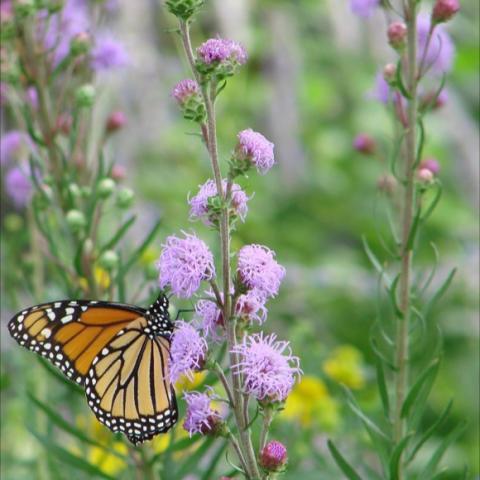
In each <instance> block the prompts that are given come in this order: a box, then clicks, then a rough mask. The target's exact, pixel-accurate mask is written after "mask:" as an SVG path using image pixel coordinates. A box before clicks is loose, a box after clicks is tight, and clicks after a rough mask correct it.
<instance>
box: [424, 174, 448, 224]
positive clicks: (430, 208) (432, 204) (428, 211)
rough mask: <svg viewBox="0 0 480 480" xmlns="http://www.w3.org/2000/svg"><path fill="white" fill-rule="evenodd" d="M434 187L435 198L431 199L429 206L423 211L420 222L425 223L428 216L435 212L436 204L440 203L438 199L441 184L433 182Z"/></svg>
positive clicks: (438, 181) (441, 189)
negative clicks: (435, 189)
mask: <svg viewBox="0 0 480 480" xmlns="http://www.w3.org/2000/svg"><path fill="white" fill-rule="evenodd" d="M435 186H436V187H437V191H436V192H435V196H434V197H433V200H432V201H431V202H430V205H429V206H428V207H427V208H426V209H425V212H424V213H423V215H422V218H421V221H422V222H425V221H426V220H427V219H428V218H429V217H430V215H431V214H432V213H433V211H434V210H435V207H436V206H437V204H438V202H439V201H440V198H441V197H442V191H443V188H442V184H441V183H440V180H438V179H437V180H436V181H435Z"/></svg>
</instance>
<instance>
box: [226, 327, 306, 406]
mask: <svg viewBox="0 0 480 480" xmlns="http://www.w3.org/2000/svg"><path fill="white" fill-rule="evenodd" d="M276 338H277V337H276V335H275V334H272V335H269V336H266V337H264V336H263V332H262V333H257V334H253V335H249V336H245V337H244V338H243V342H242V343H240V344H238V345H235V346H234V347H233V348H232V352H234V353H237V354H238V355H240V359H239V362H238V363H237V364H235V365H233V372H234V374H236V375H242V376H243V379H244V388H245V392H246V393H248V394H250V395H252V396H253V397H255V398H256V399H257V400H259V401H260V402H262V403H263V404H271V403H278V402H283V401H284V400H285V399H286V398H287V396H288V394H289V393H290V391H291V389H292V387H293V385H294V383H295V377H296V376H298V375H300V374H301V370H300V366H299V359H298V357H294V356H292V352H291V349H290V346H289V343H288V342H284V341H277V340H276Z"/></svg>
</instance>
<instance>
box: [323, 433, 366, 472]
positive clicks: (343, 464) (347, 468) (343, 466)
mask: <svg viewBox="0 0 480 480" xmlns="http://www.w3.org/2000/svg"><path fill="white" fill-rule="evenodd" d="M327 445H328V449H329V450H330V453H331V454H332V457H333V458H334V460H335V463H336V464H337V465H338V467H339V468H340V470H341V471H342V472H343V473H344V474H345V475H346V477H347V478H348V479H349V480H362V477H361V476H360V475H359V474H358V473H357V472H356V471H355V470H354V468H353V467H352V466H351V465H350V464H349V463H348V462H347V461H346V460H345V458H344V457H343V455H342V454H341V453H340V452H339V451H338V450H337V447H335V445H334V444H333V442H332V441H331V440H328V441H327Z"/></svg>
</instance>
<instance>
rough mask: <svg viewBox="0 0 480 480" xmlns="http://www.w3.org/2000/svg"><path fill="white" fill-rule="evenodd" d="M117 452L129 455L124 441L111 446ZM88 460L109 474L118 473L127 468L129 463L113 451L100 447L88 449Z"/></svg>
mask: <svg viewBox="0 0 480 480" xmlns="http://www.w3.org/2000/svg"><path fill="white" fill-rule="evenodd" d="M110 448H111V449H112V450H114V451H115V452H118V453H120V454H122V455H128V448H127V446H126V445H125V444H124V443H122V442H115V443H113V444H112V446H111V447H110ZM88 461H89V463H91V464H92V465H96V466H97V467H98V468H100V470H102V471H103V472H105V473H106V474H107V475H112V476H114V475H116V474H117V473H119V472H121V471H122V470H125V468H126V467H127V464H126V462H125V461H124V460H122V459H121V458H120V457H117V456H116V455H114V454H113V453H110V452H108V451H106V450H104V449H103V448H100V447H92V448H90V449H89V451H88Z"/></svg>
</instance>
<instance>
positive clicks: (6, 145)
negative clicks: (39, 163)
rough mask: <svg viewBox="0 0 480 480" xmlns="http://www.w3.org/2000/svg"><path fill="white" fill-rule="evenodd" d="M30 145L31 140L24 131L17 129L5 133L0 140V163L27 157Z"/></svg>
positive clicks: (3, 163)
mask: <svg viewBox="0 0 480 480" xmlns="http://www.w3.org/2000/svg"><path fill="white" fill-rule="evenodd" d="M31 146H32V142H31V140H30V138H29V136H28V135H27V134H26V133H24V132H21V131H19V130H11V131H10V132H7V133H5V134H4V135H2V138H1V140H0V165H3V166H4V165H7V164H8V163H11V162H14V161H15V160H17V161H18V160H25V159H27V158H28V153H29V151H30V148H31Z"/></svg>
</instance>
